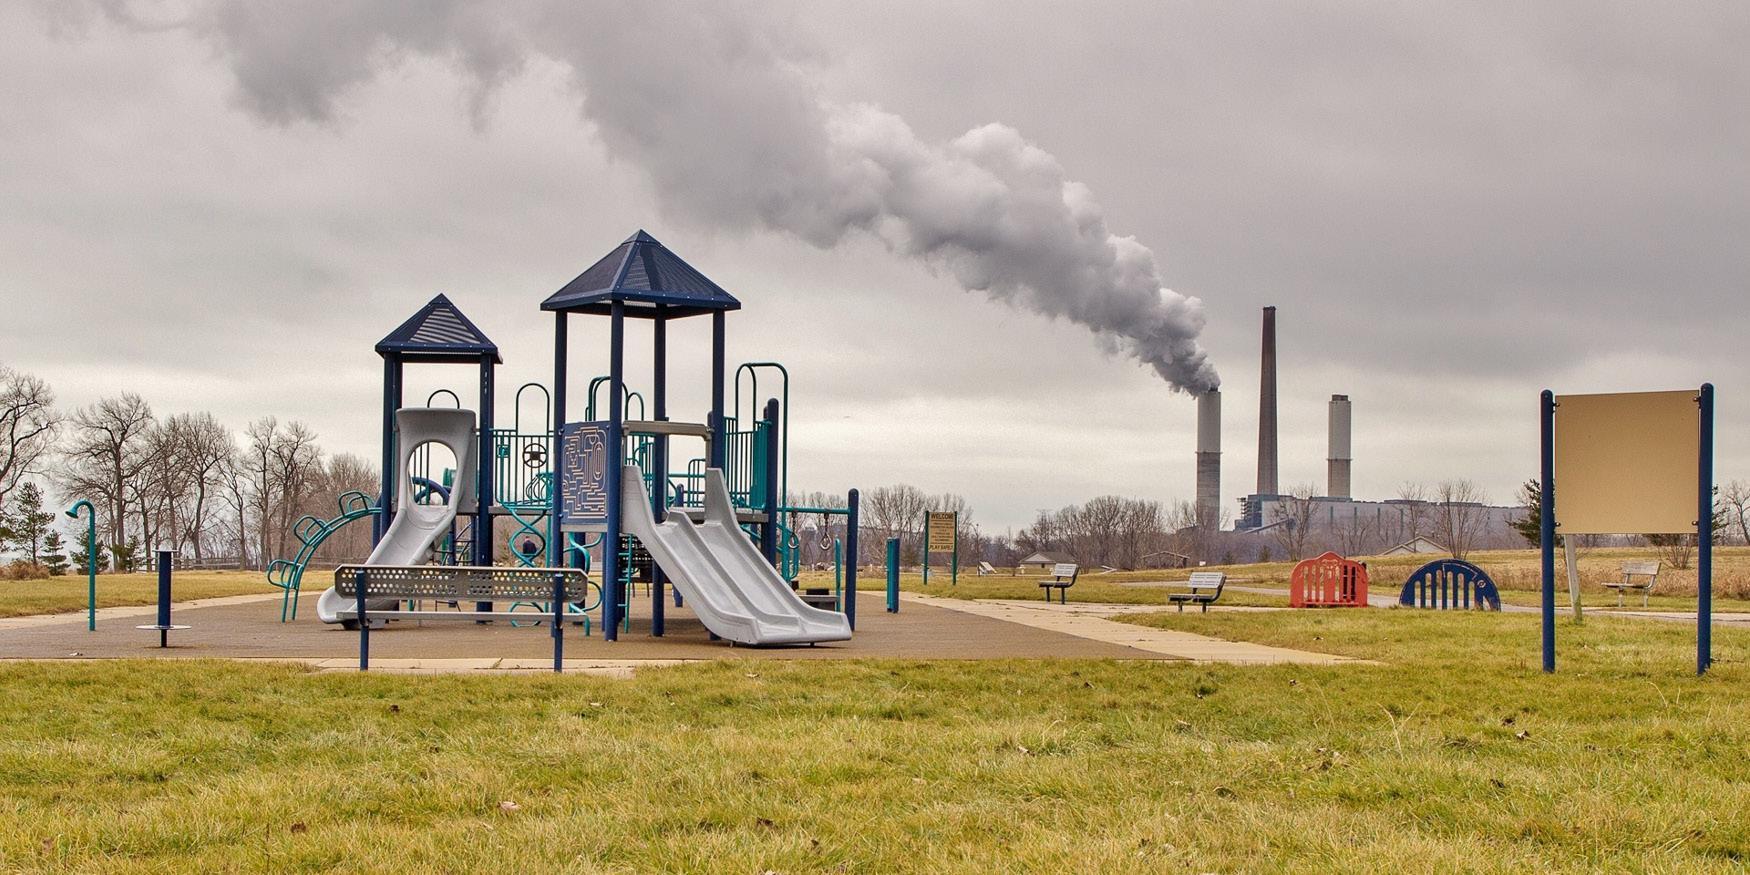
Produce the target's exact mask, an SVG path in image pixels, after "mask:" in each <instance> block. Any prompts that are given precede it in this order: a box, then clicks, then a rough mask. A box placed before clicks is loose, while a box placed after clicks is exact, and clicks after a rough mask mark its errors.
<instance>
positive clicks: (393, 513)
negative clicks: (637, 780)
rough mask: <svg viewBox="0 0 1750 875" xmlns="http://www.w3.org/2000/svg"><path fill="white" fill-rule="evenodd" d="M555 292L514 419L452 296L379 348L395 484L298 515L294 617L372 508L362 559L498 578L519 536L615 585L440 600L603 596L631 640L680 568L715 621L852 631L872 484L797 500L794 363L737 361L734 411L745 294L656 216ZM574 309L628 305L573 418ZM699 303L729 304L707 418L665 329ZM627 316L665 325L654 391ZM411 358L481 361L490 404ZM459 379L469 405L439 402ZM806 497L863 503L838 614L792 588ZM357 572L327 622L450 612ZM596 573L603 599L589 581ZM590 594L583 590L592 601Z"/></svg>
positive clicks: (776, 638) (583, 616)
mask: <svg viewBox="0 0 1750 875" xmlns="http://www.w3.org/2000/svg"><path fill="white" fill-rule="evenodd" d="M541 307H542V309H543V310H546V311H550V312H553V313H554V314H555V317H556V322H555V328H554V362H555V368H554V378H553V382H552V391H551V393H548V391H547V388H546V387H544V386H541V385H539V384H535V383H530V384H525V385H523V386H522V387H520V388H519V389H518V390H517V393H516V401H515V408H516V414H515V421H514V423H513V425H512V426H511V427H510V428H500V427H498V425H497V424H496V423H495V421H494V412H495V410H494V400H495V394H496V393H495V377H496V374H495V370H496V367H497V366H498V365H499V364H501V363H502V359H501V357H500V355H499V351H498V347H497V345H496V344H494V343H493V342H492V341H491V340H490V339H489V338H488V337H487V336H486V335H485V334H484V333H483V332H482V331H481V330H480V329H479V328H478V327H477V326H475V325H474V323H473V322H472V321H471V320H469V319H468V318H467V316H465V315H464V314H463V313H462V312H461V311H460V309H458V308H457V307H456V306H455V304H453V303H452V302H451V301H450V300H449V299H448V298H446V297H445V296H443V295H438V296H437V297H434V298H433V299H432V300H431V301H430V302H428V303H427V304H426V305H425V306H424V307H422V308H421V309H420V310H419V311H418V312H417V313H415V314H414V315H413V316H412V317H410V318H409V319H408V320H407V321H406V322H404V323H402V324H401V325H400V326H399V327H397V328H396V329H395V330H394V331H393V332H391V333H390V334H389V335H388V336H386V337H384V338H383V340H382V341H381V342H379V343H378V344H377V345H376V352H377V353H378V354H379V355H380V356H381V357H382V359H383V364H384V376H383V408H382V424H383V456H382V465H383V467H382V472H383V474H382V484H381V489H380V492H379V495H378V497H377V499H376V500H375V501H372V500H370V499H369V498H367V497H366V496H364V495H362V494H360V493H349V494H348V495H346V496H343V497H342V498H341V502H340V505H341V506H340V508H339V514H338V515H337V516H335V517H333V518H330V519H321V518H317V517H305V518H304V519H301V520H299V521H298V523H297V524H296V526H295V527H294V534H295V535H296V537H297V540H298V543H299V545H300V547H299V550H298V552H297V554H296V555H295V556H293V557H291V558H288V559H281V560H276V561H275V562H273V563H272V565H271V566H270V569H269V573H268V579H269V582H270V583H272V584H273V585H274V586H277V587H279V588H281V589H282V590H283V591H284V599H283V603H282V609H281V619H282V620H284V621H289V620H293V619H295V618H296V616H297V597H298V593H299V591H300V588H301V585H302V580H303V576H304V572H305V570H306V569H307V568H308V567H309V565H310V564H311V563H312V561H313V560H314V558H315V556H316V553H317V550H318V549H319V548H320V547H321V545H322V544H323V543H324V542H325V541H326V540H327V539H328V538H330V537H331V536H332V535H334V534H335V533H336V532H338V531H340V530H341V529H343V528H345V527H346V526H348V525H350V524H351V523H353V522H356V521H358V520H361V519H365V518H367V517H369V518H370V519H371V520H372V536H373V542H374V544H375V548H374V550H373V552H372V554H371V557H370V558H369V559H367V560H366V563H365V565H364V566H363V567H365V568H367V569H368V568H374V567H379V566H381V567H383V568H384V569H385V572H384V573H386V569H387V568H389V567H398V568H399V567H409V566H418V565H423V564H425V563H427V562H433V563H436V564H439V565H444V566H453V567H454V573H452V574H450V578H455V577H456V576H457V575H458V574H461V573H463V572H464V571H466V570H468V569H473V570H474V571H476V572H478V573H479V574H481V575H482V576H485V573H486V571H487V570H489V569H491V568H493V566H494V562H495V559H496V558H497V554H498V553H499V551H498V550H497V549H496V548H497V546H498V544H499V543H500V542H503V543H504V544H505V546H506V548H507V549H505V550H504V555H505V556H506V557H508V560H509V561H510V563H511V566H510V567H514V568H522V569H540V570H546V571H549V572H554V571H559V570H563V569H575V570H577V571H581V572H584V573H588V572H589V571H591V570H592V569H596V570H598V571H599V582H597V581H593V580H592V581H588V582H587V583H586V584H583V585H575V584H574V583H568V584H567V587H568V588H567V589H564V590H559V592H561V593H562V598H560V600H559V603H555V602H554V601H551V600H549V601H546V602H543V601H538V600H535V599H534V598H532V597H530V598H526V599H521V600H518V601H516V602H515V603H513V604H512V605H511V606H510V608H509V609H508V610H507V611H503V612H496V611H494V610H493V607H492V605H493V602H494V601H503V599H497V598H488V597H486V596H482V597H481V598H480V599H478V600H476V601H475V603H474V604H472V605H468V604H466V603H465V601H464V600H463V599H461V598H458V597H454V596H453V594H454V593H466V592H468V591H469V590H468V589H467V587H465V586H463V587H460V588H454V587H452V588H451V589H449V590H446V592H449V593H452V597H449V598H447V599H439V600H440V601H446V600H447V601H449V602H451V603H452V610H451V611H448V612H445V614H446V616H454V617H457V618H461V619H474V620H479V621H490V620H493V619H495V618H501V617H504V616H506V615H507V614H513V613H516V612H518V611H519V610H523V611H524V614H523V616H525V617H526V618H527V620H528V621H531V622H542V621H546V620H547V617H548V616H553V617H557V616H564V617H565V619H566V621H567V622H573V623H578V624H580V625H584V627H585V631H586V634H588V631H589V629H590V627H591V626H590V624H589V619H588V616H587V612H588V611H592V610H596V609H599V610H600V611H601V628H602V630H603V634H604V637H606V638H607V639H609V640H613V639H615V638H616V637H617V636H618V634H619V632H621V631H623V630H625V629H629V628H630V626H629V618H630V614H631V608H632V606H631V604H630V602H629V598H628V597H629V594H630V592H631V585H632V584H633V583H634V582H643V583H646V584H648V585H649V589H650V594H651V602H650V605H651V607H650V620H651V624H650V628H651V633H652V634H653V635H656V636H660V635H662V634H663V626H664V608H665V601H666V598H667V594H665V592H664V589H665V584H668V583H673V584H674V589H673V598H674V600H675V604H676V605H677V606H678V605H680V604H683V603H686V604H689V606H691V607H692V608H693V609H694V610H695V612H696V613H697V614H698V615H699V616H700V618H701V619H702V620H703V621H705V623H706V626H707V628H708V629H710V631H711V632H712V633H713V635H715V636H720V637H722V638H724V639H727V640H730V641H732V642H736V643H746V644H771V643H804V642H806V643H815V642H820V641H831V640H843V639H845V638H848V637H849V636H850V633H851V628H852V627H853V626H854V622H855V593H856V563H855V562H854V561H852V562H850V563H848V564H847V563H845V562H844V561H843V555H844V554H846V553H848V554H849V555H850V556H852V557H855V556H856V555H857V553H856V551H857V545H856V531H857V525H856V514H857V492H856V490H854V489H853V490H850V492H849V501H848V506H847V507H844V508H830V507H794V506H787V505H786V504H785V503H784V500H783V498H784V496H785V495H786V494H787V493H786V489H787V486H788V464H787V455H788V447H789V434H788V431H789V429H788V416H789V410H788V402H789V373H788V371H787V370H786V369H785V368H784V367H783V366H782V365H781V364H779V363H776V362H768V361H762V362H749V363H747V364H743V365H741V366H740V367H738V368H737V370H736V371H735V374H734V383H733V387H734V396H733V404H734V407H733V408H732V409H731V410H727V411H726V409H725V407H726V404H725V401H726V399H725V394H726V393H725V391H724V390H725V388H726V385H725V383H726V380H725V376H726V367H725V359H724V350H725V321H726V320H725V317H726V314H727V313H728V312H729V311H731V310H736V309H740V307H741V304H740V302H739V301H738V300H736V299H735V298H734V297H733V296H731V295H730V294H729V293H728V292H727V291H724V290H723V289H722V288H721V287H719V286H717V285H716V284H715V283H714V282H712V281H711V280H709V279H708V278H706V277H705V276H704V275H703V274H701V273H699V272H698V271H697V270H695V269H694V268H692V267H691V266H690V265H688V264H687V263H686V262H685V261H683V260H681V259H680V258H679V256H677V255H675V254H674V253H673V252H671V251H670V250H668V249H667V248H666V247H664V246H663V245H662V244H661V243H660V242H658V241H656V240H655V239H654V238H652V237H650V236H649V235H648V234H645V233H644V232H642V231H640V232H638V233H637V234H634V235H633V236H632V237H630V238H628V239H627V240H626V241H625V242H623V243H622V244H620V246H619V247H617V248H615V249H614V250H613V251H612V252H610V253H609V254H608V255H607V256H605V257H604V258H602V259H601V260H599V261H597V262H596V263H595V264H594V265H593V266H591V267H590V268H589V269H588V270H585V271H584V272H583V273H582V274H580V275H579V276H578V277H577V278H576V279H574V280H572V281H571V282H570V283H568V284H566V285H565V286H564V287H563V288H561V289H560V290H559V291H557V292H555V293H553V294H552V295H551V296H549V297H548V298H547V299H546V301H544V302H543V303H542V305H541ZM574 313H580V314H587V315H605V316H607V317H609V319H610V320H611V322H610V331H611V333H610V338H611V340H610V343H609V350H608V351H609V368H608V371H609V372H608V374H606V375H605V376H598V377H595V378H593V379H592V380H591V381H590V382H589V384H588V388H587V393H586V400H585V404H584V406H583V407H584V409H583V419H582V420H581V421H573V422H567V420H566V414H567V402H568V395H569V392H568V389H569V386H568V379H567V378H568V374H567V365H568V362H569V359H570V355H569V353H570V350H569V342H568V331H567V329H568V327H569V326H568V318H569V317H570V316H571V315H572V314H574ZM691 316H710V317H711V320H712V322H711V327H712V332H711V335H712V348H711V362H712V371H711V393H710V394H711V408H710V410H709V412H708V413H707V415H706V416H705V418H704V421H703V422H677V421H673V420H671V419H670V418H669V415H668V410H667V361H666V359H667V331H666V329H667V323H668V321H669V320H672V319H679V318H686V317H691ZM628 317H632V318H641V319H647V320H649V321H650V323H651V325H652V328H653V339H654V352H655V356H654V361H653V367H652V372H651V382H650V384H649V389H650V393H649V396H648V404H647V403H646V396H644V395H643V394H641V393H640V392H638V391H635V390H633V389H632V388H631V387H630V386H629V385H628V383H627V380H626V379H625V367H624V366H625V362H624V332H625V328H624V326H625V320H626V319H627V318H628ZM408 364H467V365H471V366H474V367H475V368H477V371H478V375H479V378H478V379H479V403H478V405H477V409H476V411H467V410H463V409H461V404H460V396H458V395H456V394H455V393H454V392H450V391H448V390H439V391H437V392H434V393H432V395H431V396H430V397H428V398H427V400H426V405H427V406H426V407H424V408H416V407H406V406H404V398H403V390H404V368H405V366H406V365H408ZM762 376H765V377H769V378H772V379H775V380H777V381H779V382H780V386H779V387H778V389H779V396H780V397H781V399H782V400H780V397H772V398H769V399H768V400H766V402H765V404H764V407H763V409H760V410H759V412H758V415H757V416H755V413H754V411H755V409H756V407H758V405H759V394H760V390H761V385H760V381H761V378H762ZM603 392H605V393H606V399H605V403H603V399H602V398H601V395H602V393H603ZM537 394H538V395H539V396H541V401H542V404H541V406H542V408H543V410H542V413H543V416H542V417H541V419H542V422H541V425H540V426H539V427H525V426H524V423H523V421H522V417H523V413H524V408H525V406H526V405H525V403H524V402H525V395H537ZM445 396H447V398H448V400H449V401H450V402H451V403H452V404H453V407H450V408H444V407H442V406H440V403H441V402H442V401H443V400H445ZM744 399H745V400H746V402H747V407H746V408H745V409H744V408H743V406H742V405H743V400H744ZM675 438H682V439H696V440H698V441H700V444H699V446H700V450H699V454H698V455H696V456H691V457H688V458H686V460H685V462H684V464H672V461H673V460H674V457H673V456H671V446H670V445H671V441H672V440H673V439H675ZM433 444H436V445H440V446H442V447H443V448H444V449H445V450H447V451H448V452H449V454H450V455H451V456H453V458H454V459H455V463H454V466H453V467H445V466H443V465H442V464H440V463H438V462H436V461H434V457H433V454H432V453H431V451H430V447H431V446H432V445H433ZM434 499H435V501H434ZM627 502H631V504H628V503H627ZM803 514H806V515H810V516H819V517H820V518H822V519H825V518H828V517H832V516H840V517H844V518H845V519H846V522H847V526H846V542H845V543H843V544H842V545H841V544H838V543H837V542H835V543H834V548H835V554H834V555H835V562H836V564H837V565H838V568H837V569H836V572H837V577H838V578H839V580H840V581H841V584H840V586H839V587H838V588H837V592H835V594H834V597H833V598H832V599H831V601H832V603H833V606H834V607H836V608H837V610H836V611H820V610H817V609H815V608H812V607H809V606H807V605H805V604H804V603H803V602H802V600H801V599H800V597H798V596H797V595H796V593H795V592H794V591H793V588H794V585H793V583H792V581H794V579H795V577H796V574H797V572H798V571H799V569H800V565H801V555H800V553H801V550H800V547H801V544H800V539H799V537H798V536H797V534H796V533H795V532H794V531H791V530H790V529H789V528H788V527H786V526H785V525H784V524H783V519H784V518H785V516H786V515H789V516H790V517H792V518H794V517H795V516H797V515H803ZM507 530H508V531H507ZM364 574H365V576H366V577H372V576H376V577H381V576H382V574H380V573H377V572H364ZM341 589H344V590H345V591H347V592H349V593H350V592H353V591H358V589H359V587H357V586H355V585H354V583H353V582H351V581H350V580H349V581H348V582H347V583H346V584H345V585H344V586H343V587H341V588H340V589H330V590H329V591H328V592H326V593H324V596H323V598H322V599H321V600H320V601H319V609H318V614H319V616H320V618H321V619H322V620H323V621H325V622H340V623H343V624H346V625H348V626H353V625H359V621H358V615H359V614H360V613H364V612H369V613H370V614H371V615H372V616H371V617H370V620H369V621H368V622H366V623H364V624H363V625H365V627H366V628H365V629H364V630H362V631H364V632H367V633H368V629H369V626H370V625H378V626H379V628H380V626H381V622H382V621H383V620H385V619H392V618H412V617H420V618H428V617H429V616H430V615H431V614H432V613H433V612H429V611H419V610H416V609H414V605H413V604H411V603H409V604H407V605H401V604H398V600H397V599H383V600H378V599H372V598H367V599H366V604H364V605H362V606H360V605H357V604H355V602H354V600H353V599H352V598H350V597H347V596H343V595H341V591H340V590H341ZM362 589H363V591H364V592H367V593H374V592H379V591H388V590H389V589H394V587H392V586H391V587H388V589H384V588H382V587H377V586H373V585H371V582H370V581H368V580H367V581H365V583H364V584H363V587H362ZM591 589H593V590H594V595H595V599H594V601H593V602H591V601H590V600H589V599H588V598H587V596H588V594H589V592H590V590H591ZM578 593H582V594H583V596H584V597H575V598H574V596H577V595H578ZM427 597H434V596H429V595H428V596H427ZM359 608H363V609H364V611H360V610H359ZM556 608H561V609H560V610H556ZM530 611H532V612H533V613H530ZM513 625H520V623H513ZM555 631H557V629H555Z"/></svg>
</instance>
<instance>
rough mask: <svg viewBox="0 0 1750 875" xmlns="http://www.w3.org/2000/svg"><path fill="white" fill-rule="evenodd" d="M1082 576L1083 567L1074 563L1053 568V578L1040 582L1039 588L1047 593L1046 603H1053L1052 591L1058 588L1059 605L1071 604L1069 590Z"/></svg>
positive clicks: (1059, 564) (1063, 563)
mask: <svg viewBox="0 0 1750 875" xmlns="http://www.w3.org/2000/svg"><path fill="white" fill-rule="evenodd" d="M1081 574H1082V568H1081V566H1080V565H1077V564H1075V563H1074V562H1059V563H1057V564H1056V565H1053V566H1051V576H1050V577H1047V578H1044V579H1043V580H1041V581H1039V588H1040V589H1042V590H1044V591H1045V601H1046V602H1048V603H1049V602H1050V601H1051V589H1052V587H1056V588H1057V603H1058V604H1061V605H1067V604H1069V588H1070V587H1072V586H1075V585H1076V578H1078V577H1080V576H1081Z"/></svg>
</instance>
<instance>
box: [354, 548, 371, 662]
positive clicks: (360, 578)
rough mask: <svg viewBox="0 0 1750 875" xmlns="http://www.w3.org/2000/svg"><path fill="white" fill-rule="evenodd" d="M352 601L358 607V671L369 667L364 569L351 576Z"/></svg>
mask: <svg viewBox="0 0 1750 875" xmlns="http://www.w3.org/2000/svg"><path fill="white" fill-rule="evenodd" d="M352 594H353V601H354V602H355V603H356V607H357V608H358V619H359V671H370V669H371V618H370V616H368V615H369V608H367V607H366V606H365V571H364V569H362V568H361V569H359V570H358V571H355V572H353V577H352Z"/></svg>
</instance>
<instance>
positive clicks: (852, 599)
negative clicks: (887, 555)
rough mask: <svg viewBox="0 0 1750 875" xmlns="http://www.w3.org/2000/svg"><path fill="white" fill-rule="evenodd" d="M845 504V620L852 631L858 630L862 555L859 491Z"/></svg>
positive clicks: (849, 496)
mask: <svg viewBox="0 0 1750 875" xmlns="http://www.w3.org/2000/svg"><path fill="white" fill-rule="evenodd" d="M846 499H847V500H846V502H845V508H846V513H845V557H846V558H848V559H849V560H850V561H849V562H846V563H845V620H846V622H849V623H850V624H851V628H852V629H856V628H857V561H858V560H859V559H860V558H861V557H862V555H863V554H862V553H860V552H858V550H857V520H858V517H857V504H858V493H857V490H855V489H852V490H851V492H850V494H849V495H847V496H846Z"/></svg>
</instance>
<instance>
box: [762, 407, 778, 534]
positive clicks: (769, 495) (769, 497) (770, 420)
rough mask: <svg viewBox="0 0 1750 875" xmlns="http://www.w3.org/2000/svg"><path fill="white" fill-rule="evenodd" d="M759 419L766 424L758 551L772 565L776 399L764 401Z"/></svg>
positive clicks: (775, 523)
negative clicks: (763, 512) (763, 500)
mask: <svg viewBox="0 0 1750 875" xmlns="http://www.w3.org/2000/svg"><path fill="white" fill-rule="evenodd" d="M761 421H762V422H764V423H765V424H766V428H765V438H766V440H765V446H763V447H760V448H759V450H758V452H760V453H763V454H764V455H765V457H766V470H765V475H766V476H765V478H764V479H765V482H764V483H762V484H760V488H761V489H763V490H764V491H765V493H766V508H765V509H766V524H765V525H763V526H761V527H760V553H761V554H763V555H764V556H765V557H766V561H767V562H770V563H771V564H772V567H774V568H776V567H777V566H778V504H779V499H778V464H777V462H778V399H776V398H773V399H770V400H768V401H767V402H766V409H765V413H764V414H763V415H762V416H761Z"/></svg>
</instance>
